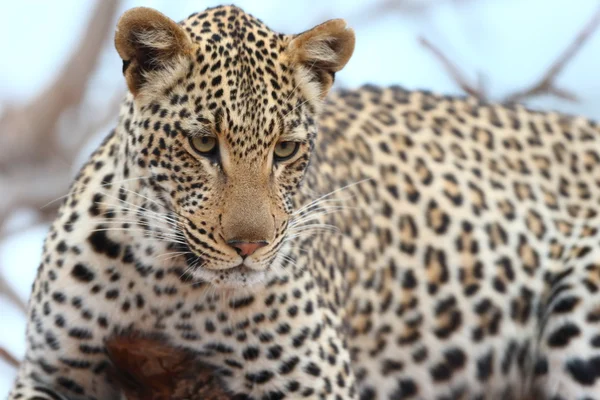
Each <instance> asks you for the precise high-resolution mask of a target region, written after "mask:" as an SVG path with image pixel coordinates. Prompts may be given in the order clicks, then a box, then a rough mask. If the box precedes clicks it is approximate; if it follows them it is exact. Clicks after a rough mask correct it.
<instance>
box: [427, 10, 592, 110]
mask: <svg viewBox="0 0 600 400" xmlns="http://www.w3.org/2000/svg"><path fill="white" fill-rule="evenodd" d="M598 26H600V8H599V9H598V10H597V11H596V13H595V14H594V15H593V16H592V18H591V19H590V20H589V22H588V23H587V24H586V25H585V26H584V27H583V29H582V30H581V31H580V32H579V34H578V35H577V36H576V37H575V39H574V40H573V42H572V43H571V44H570V45H569V46H568V47H567V48H566V49H565V51H564V52H563V53H562V54H561V55H560V56H559V57H558V59H557V60H556V61H555V62H554V63H552V65H551V66H550V68H548V70H547V71H546V73H545V74H544V75H542V78H541V79H540V80H539V81H538V82H536V83H534V84H533V85H531V86H530V87H528V88H525V89H522V90H518V91H516V92H514V93H512V94H510V95H508V96H506V97H505V98H504V99H503V100H501V102H502V103H517V102H523V101H524V100H527V99H530V98H532V97H536V96H540V95H543V94H549V95H553V96H556V97H558V98H561V99H564V100H568V101H577V100H578V99H577V96H576V95H575V94H574V93H572V92H570V91H568V90H566V89H562V88H559V87H557V86H556V83H555V80H556V78H557V76H558V75H559V74H560V73H561V72H562V70H563V69H564V67H565V66H566V65H567V63H569V62H570V61H571V60H572V59H573V58H574V56H575V55H576V54H577V52H579V50H580V49H581V48H582V47H583V45H584V44H585V42H586V41H587V40H588V39H589V38H590V36H591V35H592V34H593V33H594V32H595V31H596V30H597V29H598ZM419 42H420V43H421V45H423V46H424V47H425V48H426V49H428V50H429V51H431V52H432V53H433V55H434V56H435V57H436V58H437V59H438V60H439V61H440V62H441V63H442V65H443V66H444V68H445V69H446V70H447V71H448V74H449V75H450V76H451V77H452V79H453V80H454V82H456V84H457V85H458V86H459V87H460V88H461V89H462V90H463V91H464V92H465V93H467V94H469V95H471V96H475V97H477V98H479V99H481V100H487V94H486V93H485V87H484V85H483V84H482V83H481V79H480V80H479V83H478V84H477V85H473V84H471V83H470V82H469V80H468V79H467V78H466V77H465V74H464V73H463V72H461V70H460V69H459V68H458V67H457V66H456V65H455V64H454V63H453V62H452V61H451V60H450V59H449V58H448V57H447V56H446V55H445V54H444V53H443V52H442V51H441V50H440V49H439V48H437V47H436V46H435V45H433V44H432V43H431V42H429V41H428V40H427V39H425V38H423V37H420V38H419Z"/></svg>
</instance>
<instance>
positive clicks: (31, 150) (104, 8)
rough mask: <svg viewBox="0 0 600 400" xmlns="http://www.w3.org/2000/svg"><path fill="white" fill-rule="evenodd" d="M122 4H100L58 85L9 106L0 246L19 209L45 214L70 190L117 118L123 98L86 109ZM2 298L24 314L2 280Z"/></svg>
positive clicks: (1, 133) (0, 140) (2, 127)
mask: <svg viewBox="0 0 600 400" xmlns="http://www.w3.org/2000/svg"><path fill="white" fill-rule="evenodd" d="M118 5H119V0H97V2H96V4H95V6H94V8H93V10H91V13H90V17H89V19H88V21H87V25H86V27H87V29H86V30H85V32H84V33H83V34H82V35H81V38H80V40H79V43H78V44H77V46H76V47H75V49H74V50H73V52H72V54H71V56H70V57H69V59H68V60H67V62H66V63H65V64H64V66H63V68H62V69H61V71H60V72H59V73H58V75H57V76H56V78H55V79H54V81H53V82H52V83H51V84H50V85H49V86H48V87H47V88H46V89H45V90H43V91H42V92H41V93H40V94H39V95H37V96H36V97H35V98H34V99H33V100H32V101H30V102H29V103H28V104H25V105H23V106H15V105H10V104H8V105H6V106H5V109H4V113H3V114H2V116H1V117H0V187H6V188H10V190H5V191H4V192H3V193H2V194H3V195H2V196H1V197H0V241H1V240H2V239H3V236H4V235H6V233H7V232H6V231H5V229H4V225H5V222H6V220H7V219H8V217H9V216H10V215H12V213H13V212H14V211H15V210H16V209H18V208H23V207H29V208H32V209H35V210H40V208H42V206H44V205H46V204H48V203H49V202H51V201H52V200H54V199H56V198H58V197H60V196H61V195H63V194H64V193H65V192H66V191H67V189H68V187H69V183H70V181H71V180H72V178H73V174H72V172H71V168H72V166H73V163H74V161H75V159H76V157H77V155H78V153H79V152H80V151H81V148H82V147H83V145H84V144H85V143H86V141H87V140H88V139H89V137H90V136H91V135H92V134H93V133H94V132H96V131H97V130H98V129H99V128H101V127H102V126H104V125H105V124H107V122H108V121H109V120H110V119H112V118H116V115H117V110H118V102H119V101H120V97H121V96H120V95H119V99H118V100H117V99H116V96H115V97H114V99H113V100H112V101H111V102H110V104H109V105H108V107H106V109H104V110H96V109H94V110H93V112H90V111H89V110H86V109H85V105H84V104H83V99H84V96H85V93H86V90H87V88H88V84H89V81H90V79H91V77H92V74H93V72H94V70H95V68H96V65H97V64H98V60H99V58H100V54H101V50H102V48H103V46H104V44H105V43H106V42H107V41H108V39H109V38H110V37H111V36H112V32H113V24H114V19H115V17H116V12H117V10H118ZM109 95H110V94H109ZM80 121H84V123H81V122H80ZM60 127H68V128H67V129H69V131H68V132H66V133H68V134H67V135H65V134H64V133H65V132H63V134H62V135H61V132H60V131H61V129H59V128H60ZM63 130H64V129H63ZM60 203H61V202H56V203H54V204H52V206H51V207H48V208H44V209H43V210H41V211H42V212H41V214H40V216H41V217H42V219H44V220H50V219H51V218H52V217H53V216H54V214H55V212H56V209H57V208H58V206H59V205H60ZM0 293H3V294H6V295H7V296H8V297H9V298H10V299H11V300H12V301H13V302H15V303H16V304H17V305H18V306H19V307H20V308H22V309H24V306H23V304H21V303H19V302H18V301H17V299H18V297H15V296H14V293H12V292H11V289H10V287H9V286H8V285H6V283H5V282H4V281H3V280H1V279H0Z"/></svg>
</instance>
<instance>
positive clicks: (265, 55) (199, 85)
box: [181, 6, 303, 157]
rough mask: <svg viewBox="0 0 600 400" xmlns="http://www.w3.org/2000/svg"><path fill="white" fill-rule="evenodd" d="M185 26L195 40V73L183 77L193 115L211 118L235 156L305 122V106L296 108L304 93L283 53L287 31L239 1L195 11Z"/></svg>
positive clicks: (267, 143) (263, 147) (258, 148)
mask: <svg viewBox="0 0 600 400" xmlns="http://www.w3.org/2000/svg"><path fill="white" fill-rule="evenodd" d="M181 25H182V26H183V27H184V29H185V31H186V32H187V33H188V35H189V37H190V39H191V40H192V42H193V43H194V44H195V46H194V49H195V54H194V65H193V69H194V73H192V74H189V75H188V76H189V78H188V79H187V80H186V81H185V86H186V91H188V92H189V93H188V97H189V99H190V102H191V104H190V106H191V107H192V108H193V113H192V116H195V117H197V118H196V119H200V120H210V121H211V123H212V124H213V127H215V126H216V129H218V130H219V135H220V136H221V138H222V139H223V140H226V141H227V142H228V143H229V145H230V148H231V149H232V152H233V154H232V156H233V157H248V156H249V153H257V152H258V153H264V152H265V151H266V150H267V149H268V148H269V147H270V146H272V145H273V142H274V141H276V140H277V139H278V138H279V137H280V136H281V135H282V133H283V132H290V131H293V130H294V128H297V127H298V126H301V125H302V123H301V119H302V116H301V113H300V109H301V108H300V107H299V108H298V110H294V109H295V106H296V105H298V104H301V103H302V101H303V99H302V98H301V97H302V93H301V91H299V90H294V88H295V86H294V85H295V82H294V77H293V71H292V69H291V68H290V67H289V66H288V65H287V64H286V61H285V57H284V56H283V55H284V54H285V49H286V45H287V43H288V41H289V36H286V35H283V34H280V33H276V32H274V31H272V30H270V29H269V28H268V27H267V26H266V25H265V24H264V23H262V22H261V21H260V20H258V19H257V18H255V17H253V16H251V15H250V14H247V13H245V12H244V11H243V10H241V9H240V8H238V7H235V6H221V7H216V8H211V9H208V10H206V11H204V12H202V13H195V14H192V15H190V16H189V17H188V18H187V19H185V20H184V21H182V22H181ZM291 111H297V112H291ZM261 150H264V151H261ZM255 155H258V156H260V154H255Z"/></svg>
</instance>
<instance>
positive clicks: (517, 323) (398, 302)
mask: <svg viewBox="0 0 600 400" xmlns="http://www.w3.org/2000/svg"><path fill="white" fill-rule="evenodd" d="M123 18H124V20H123V19H122V21H121V23H120V24H119V32H118V33H117V43H116V44H117V49H118V51H119V53H120V54H121V56H122V57H123V59H124V73H125V77H126V80H127V83H128V86H129V88H130V92H131V93H130V94H129V95H128V96H127V98H126V100H125V102H124V105H123V108H122V111H121V115H120V121H119V125H118V127H117V128H116V130H115V131H114V132H113V133H112V134H111V135H110V136H109V137H108V138H107V139H106V141H105V142H104V143H103V145H102V146H101V147H100V148H99V149H98V151H96V153H94V155H93V156H92V157H91V159H90V161H89V162H88V164H87V165H86V166H85V167H84V168H83V169H82V171H81V173H80V174H79V176H78V177H77V180H76V182H75V183H74V185H73V187H72V189H71V192H70V194H69V196H68V198H67V199H66V200H65V203H64V205H63V206H62V208H61V211H60V215H59V216H58V218H57V220H56V222H55V223H54V224H53V226H52V228H51V231H50V233H49V235H48V238H47V240H46V243H45V247H44V256H43V260H42V264H41V266H40V269H39V273H38V278H37V280H36V282H35V284H34V287H33V293H32V298H31V301H30V307H29V327H28V331H27V341H28V350H27V356H26V360H25V362H24V363H23V366H22V367H21V369H20V372H19V377H18V379H17V382H16V385H15V387H14V389H13V391H12V394H11V395H10V399H20V398H29V399H40V398H44V399H58V398H73V399H109V398H115V396H117V393H116V390H117V389H116V385H114V384H113V382H111V381H110V374H109V373H108V372H107V371H109V370H111V365H110V363H109V359H108V358H107V354H106V347H105V346H106V345H105V343H106V340H109V339H110V338H111V337H113V335H115V334H119V333H121V332H123V331H128V330H131V329H133V330H136V331H141V332H145V333H147V334H159V335H160V336H161V337H164V338H166V339H167V340H169V341H170V342H171V343H172V344H173V345H175V346H177V347H178V348H185V349H187V350H186V351H190V352H192V353H190V354H194V357H198V359H200V360H201V361H202V362H206V363H207V364H209V365H213V366H215V368H218V369H219V371H220V373H221V375H222V377H223V382H224V383H225V384H226V386H227V387H228V388H229V389H230V390H231V391H232V392H234V393H237V395H238V396H239V397H238V398H252V399H265V400H266V399H283V398H319V399H361V400H368V399H412V398H415V399H525V398H551V399H593V398H600V294H599V287H600V264H598V260H599V259H600V248H599V247H598V238H599V235H598V222H599V220H600V216H599V215H598V210H599V208H598V201H599V200H600V189H599V187H600V181H598V179H597V175H596V174H597V173H598V172H599V171H600V155H599V153H598V151H597V148H598V143H599V142H600V129H599V128H598V126H597V125H596V123H594V122H592V121H589V120H586V119H584V118H580V117H569V116H564V115H561V114H558V113H540V112H533V111H530V110H527V109H525V108H524V107H522V106H518V105H515V106H507V105H494V104H482V103H480V102H478V101H477V100H475V99H473V98H453V97H443V96H439V95H435V94H431V93H428V92H421V91H416V92H411V91H407V90H404V89H402V88H399V87H391V88H378V87H374V86H365V87H362V88H360V89H357V90H338V91H335V92H334V93H332V94H331V95H329V96H328V97H326V98H325V97H324V95H325V92H326V91H327V90H328V88H329V86H330V85H331V83H332V82H333V79H334V74H335V72H337V71H339V69H341V68H342V67H343V65H344V64H345V63H346V61H348V58H349V57H350V54H351V53H352V48H353V44H354V41H353V35H352V34H351V31H349V30H348V29H347V28H346V27H345V25H344V24H343V22H342V21H339V20H335V21H330V22H328V23H325V24H323V25H320V26H318V27H316V28H314V29H313V30H310V31H307V32H305V33H303V34H300V35H294V36H290V35H281V34H277V33H274V32H272V31H270V30H269V29H268V28H267V27H265V25H264V24H262V23H261V22H260V21H258V20H257V19H255V18H253V17H251V16H250V15H248V14H246V13H244V12H243V11H241V10H240V9H238V8H235V7H218V8H214V9H210V10H207V11H206V12H204V13H200V14H193V15H192V16H190V17H189V18H188V19H186V20H185V21H184V22H183V23H182V24H181V25H180V26H181V28H178V27H177V26H176V25H175V24H174V23H172V21H170V20H168V19H166V17H163V16H161V15H160V14H157V13H156V12H153V11H151V10H147V9H144V10H137V11H134V12H133V13H129V14H126V16H125V17H123ZM179 29H181V30H179ZM317 130H318V135H317ZM198 135H200V136H202V135H215V136H216V137H218V141H219V145H220V146H221V150H220V152H219V153H218V156H214V155H200V154H198V153H197V152H195V150H194V149H193V148H192V147H191V144H190V143H191V142H190V138H192V137H196V136H198ZM282 140H286V141H294V142H299V143H300V145H299V150H298V152H297V154H296V155H294V157H292V158H291V159H289V160H286V161H282V162H275V160H274V156H273V148H274V146H275V145H276V143H278V142H281V141H282ZM322 195H324V197H320V196H322ZM332 227H335V228H336V229H337V231H332V230H331V229H330V228H332ZM231 240H234V241H237V240H243V241H246V242H255V241H261V242H265V243H266V245H264V246H263V247H262V248H260V249H258V250H256V252H254V253H253V254H252V255H250V256H248V257H246V258H243V257H242V256H241V255H240V254H238V252H236V251H235V249H234V248H233V247H232V243H234V242H231ZM230 245H231V246H230Z"/></svg>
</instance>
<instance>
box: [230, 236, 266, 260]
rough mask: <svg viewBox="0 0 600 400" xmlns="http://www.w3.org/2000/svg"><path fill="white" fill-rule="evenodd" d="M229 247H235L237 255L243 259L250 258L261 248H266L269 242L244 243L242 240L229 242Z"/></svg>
mask: <svg viewBox="0 0 600 400" xmlns="http://www.w3.org/2000/svg"><path fill="white" fill-rule="evenodd" d="M227 244H228V245H230V246H231V247H233V248H234V249H235V251H237V253H238V254H239V255H240V256H242V257H248V256H250V255H252V254H254V252H255V251H256V250H258V249H260V248H261V247H265V246H266V245H267V244H268V242H267V241H266V240H260V241H257V242H244V241H242V240H229V241H228V242H227Z"/></svg>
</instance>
